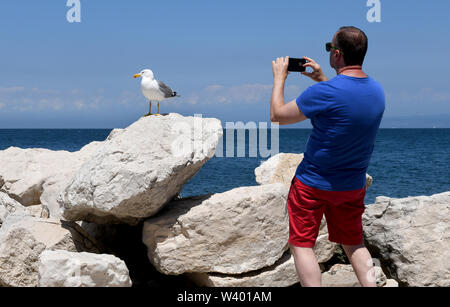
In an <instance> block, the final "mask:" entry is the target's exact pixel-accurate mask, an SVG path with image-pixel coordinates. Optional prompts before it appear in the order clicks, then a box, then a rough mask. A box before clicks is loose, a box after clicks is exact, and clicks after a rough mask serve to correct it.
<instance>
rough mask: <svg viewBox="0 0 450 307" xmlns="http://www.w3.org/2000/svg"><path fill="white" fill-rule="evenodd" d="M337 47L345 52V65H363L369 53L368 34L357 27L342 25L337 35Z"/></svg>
mask: <svg viewBox="0 0 450 307" xmlns="http://www.w3.org/2000/svg"><path fill="white" fill-rule="evenodd" d="M336 45H337V46H336V47H337V48H339V49H340V50H341V51H342V53H343V54H344V62H345V65H348V66H350V65H361V66H362V64H363V62H364V57H365V56H366V53H367V48H368V39H367V36H366V34H365V33H364V32H363V31H362V30H360V29H358V28H356V27H341V28H340V29H339V31H338V33H337V35H336Z"/></svg>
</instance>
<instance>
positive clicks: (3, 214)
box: [0, 192, 29, 228]
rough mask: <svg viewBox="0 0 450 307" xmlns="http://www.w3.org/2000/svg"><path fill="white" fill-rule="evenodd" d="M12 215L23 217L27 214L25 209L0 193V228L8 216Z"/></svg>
mask: <svg viewBox="0 0 450 307" xmlns="http://www.w3.org/2000/svg"><path fill="white" fill-rule="evenodd" d="M12 213H16V214H18V213H22V214H24V215H27V214H29V212H28V211H27V208H25V207H24V206H22V205H21V204H20V203H19V202H17V201H15V200H14V199H12V198H10V197H9V196H8V195H7V194H5V193H3V192H0V228H1V227H2V224H3V222H4V221H5V220H6V218H7V217H8V215H10V214H12Z"/></svg>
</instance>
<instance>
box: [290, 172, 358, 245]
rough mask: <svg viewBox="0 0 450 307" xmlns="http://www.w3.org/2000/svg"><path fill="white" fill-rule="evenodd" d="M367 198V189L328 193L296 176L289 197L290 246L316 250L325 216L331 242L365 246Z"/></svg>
mask: <svg viewBox="0 0 450 307" xmlns="http://www.w3.org/2000/svg"><path fill="white" fill-rule="evenodd" d="M365 195H366V187H364V188H362V189H361V190H355V191H324V190H319V189H315V188H312V187H309V186H307V185H306V184H304V183H302V182H301V181H300V180H299V179H298V178H297V176H294V178H293V179H292V183H291V188H290V190H289V196H288V210H289V244H291V245H294V246H298V247H310V248H312V247H314V245H315V243H316V239H317V236H318V233H319V227H320V224H321V221H322V217H323V214H324V213H325V218H326V220H327V226H328V239H329V240H330V241H331V242H335V243H339V244H344V245H359V244H361V243H363V241H364V239H363V227H362V215H363V213H364V209H365V206H364V197H365Z"/></svg>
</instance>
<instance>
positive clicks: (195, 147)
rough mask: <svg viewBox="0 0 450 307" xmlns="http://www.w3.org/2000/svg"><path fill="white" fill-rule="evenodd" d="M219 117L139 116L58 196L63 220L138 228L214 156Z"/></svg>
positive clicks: (174, 114) (103, 146)
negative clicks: (141, 221)
mask: <svg viewBox="0 0 450 307" xmlns="http://www.w3.org/2000/svg"><path fill="white" fill-rule="evenodd" d="M221 137H222V126H221V123H220V121H219V120H218V119H213V118H211V119H206V118H205V119H201V118H197V117H183V116H181V115H179V114H176V113H171V114H169V115H167V116H151V117H145V118H141V119H140V120H138V121H137V122H135V123H134V124H132V125H131V126H129V127H128V128H126V129H122V130H117V131H115V132H114V133H112V135H111V136H110V137H109V138H108V140H106V141H105V142H104V143H103V144H102V146H101V148H100V149H99V150H98V151H97V152H96V154H95V155H93V156H92V157H91V159H90V160H89V161H87V162H86V163H85V164H84V165H83V166H82V167H81V169H80V170H79V171H78V172H77V174H76V175H75V177H74V178H73V180H72V181H71V182H70V183H69V184H68V186H67V188H66V189H65V190H64V192H63V193H62V194H61V195H60V197H59V198H58V202H59V203H60V205H61V207H63V210H64V212H63V217H64V218H65V219H67V220H86V221H90V222H95V223H99V224H101V223H128V224H130V225H134V224H137V223H138V222H139V221H140V220H142V219H143V218H147V217H150V216H152V215H154V214H155V213H156V212H158V211H159V210H160V209H161V207H162V206H164V205H165V204H166V203H167V202H169V201H170V200H171V199H172V198H174V197H175V196H176V195H177V194H178V193H180V191H181V190H182V188H183V185H184V184H185V183H186V182H187V181H188V180H189V179H191V178H192V177H193V176H194V175H195V174H196V173H197V172H198V171H199V170H200V168H201V167H202V166H203V165H204V164H205V163H206V162H207V161H208V160H209V159H210V158H212V157H213V156H214V153H215V150H216V147H217V145H218V142H219V139H220V138H221Z"/></svg>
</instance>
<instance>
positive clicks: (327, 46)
mask: <svg viewBox="0 0 450 307" xmlns="http://www.w3.org/2000/svg"><path fill="white" fill-rule="evenodd" d="M325 49H326V50H327V52H330V51H331V49H334V50H339V48H336V47H334V46H333V43H326V44H325ZM339 51H341V50H339ZM341 54H342V55H344V53H343V52H342V51H341Z"/></svg>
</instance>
